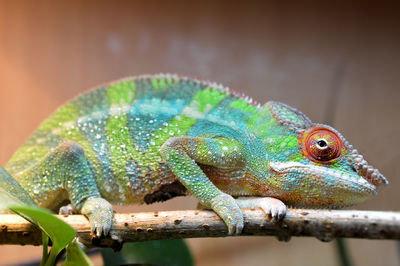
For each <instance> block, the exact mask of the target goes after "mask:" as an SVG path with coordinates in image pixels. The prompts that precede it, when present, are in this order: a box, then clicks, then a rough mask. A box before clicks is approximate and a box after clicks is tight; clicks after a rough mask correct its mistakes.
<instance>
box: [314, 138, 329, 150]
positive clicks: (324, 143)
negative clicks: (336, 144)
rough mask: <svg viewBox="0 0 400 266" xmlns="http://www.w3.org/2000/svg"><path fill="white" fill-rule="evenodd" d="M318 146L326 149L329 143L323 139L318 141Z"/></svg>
mask: <svg viewBox="0 0 400 266" xmlns="http://www.w3.org/2000/svg"><path fill="white" fill-rule="evenodd" d="M317 144H318V146H319V147H321V148H325V147H327V146H328V143H326V141H325V140H323V139H320V140H318V141H317Z"/></svg>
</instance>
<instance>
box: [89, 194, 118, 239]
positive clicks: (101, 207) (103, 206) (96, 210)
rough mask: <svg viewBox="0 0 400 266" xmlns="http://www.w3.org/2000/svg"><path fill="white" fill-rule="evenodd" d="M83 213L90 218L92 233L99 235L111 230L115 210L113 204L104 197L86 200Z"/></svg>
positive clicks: (104, 234) (106, 233)
mask: <svg viewBox="0 0 400 266" xmlns="http://www.w3.org/2000/svg"><path fill="white" fill-rule="evenodd" d="M81 213H82V214H84V215H86V217H87V218H88V219H89V222H90V226H91V228H92V233H94V234H96V236H97V237H100V236H102V235H103V236H106V235H108V233H109V232H110V229H111V225H112V219H113V216H114V211H113V208H112V205H111V204H110V203H109V202H108V201H106V200H105V199H103V198H91V199H88V200H86V201H85V203H84V204H83V207H82V209H81Z"/></svg>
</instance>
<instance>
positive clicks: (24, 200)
mask: <svg viewBox="0 0 400 266" xmlns="http://www.w3.org/2000/svg"><path fill="white" fill-rule="evenodd" d="M11 205H29V206H37V205H36V203H35V201H34V200H33V199H32V198H31V196H29V194H28V193H27V192H26V191H25V190H24V189H23V188H22V187H21V185H20V184H18V182H17V181H16V180H15V179H14V178H12V176H11V175H10V174H9V173H8V172H7V171H6V170H5V169H4V168H3V167H1V166H0V212H1V211H3V210H5V209H7V208H8V206H11Z"/></svg>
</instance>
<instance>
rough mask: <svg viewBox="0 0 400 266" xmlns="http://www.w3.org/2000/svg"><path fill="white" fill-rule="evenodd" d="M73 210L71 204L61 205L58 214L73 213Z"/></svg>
mask: <svg viewBox="0 0 400 266" xmlns="http://www.w3.org/2000/svg"><path fill="white" fill-rule="evenodd" d="M73 212H74V208H73V207H72V205H71V204H68V205H65V206H62V207H61V208H60V210H59V211H58V214H60V215H71V214H73Z"/></svg>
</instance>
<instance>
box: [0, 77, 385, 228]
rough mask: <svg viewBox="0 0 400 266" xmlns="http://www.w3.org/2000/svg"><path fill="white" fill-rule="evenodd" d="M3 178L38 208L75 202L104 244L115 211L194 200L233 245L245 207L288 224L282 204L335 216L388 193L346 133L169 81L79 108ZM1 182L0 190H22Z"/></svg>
mask: <svg viewBox="0 0 400 266" xmlns="http://www.w3.org/2000/svg"><path fill="white" fill-rule="evenodd" d="M6 169H7V171H8V172H9V173H10V174H11V176H13V177H14V178H15V180H17V181H18V183H19V184H20V185H21V186H22V188H24V189H25V191H26V192H27V193H28V194H29V195H30V196H31V197H32V198H33V200H34V201H35V202H36V203H37V204H38V205H39V206H41V207H44V208H49V209H51V210H53V211H56V210H58V208H60V207H61V206H63V205H64V204H65V203H66V202H68V201H70V203H71V204H72V207H73V209H74V210H75V211H77V212H81V213H83V214H85V215H86V216H87V217H88V218H89V221H90V223H91V225H92V230H93V232H96V233H97V235H98V236H100V235H102V234H105V235H106V234H108V233H109V230H110V227H111V224H112V217H113V209H112V206H111V204H132V203H139V204H140V203H152V202H155V201H163V200H167V199H169V198H172V197H175V196H181V195H186V194H188V193H190V194H193V195H194V196H195V197H196V198H197V199H198V200H199V202H200V203H201V204H202V205H203V206H205V207H207V208H211V209H213V210H214V211H215V212H216V213H217V214H218V215H219V216H220V217H221V218H222V219H223V220H224V221H225V223H226V225H227V227H228V230H229V234H238V233H240V232H241V230H242V229H243V217H242V213H241V211H240V208H241V207H242V208H245V207H246V208H248V207H250V208H258V207H259V208H262V209H263V210H264V211H265V212H266V213H267V214H270V215H272V216H273V217H276V218H278V219H281V218H282V217H284V215H285V213H286V204H287V205H290V206H303V207H317V208H339V207H343V206H347V205H351V204H356V203H359V202H362V201H364V200H365V199H367V198H368V197H370V196H372V195H375V194H376V191H377V186H378V185H379V184H381V183H387V181H386V179H385V178H384V177H383V176H382V175H381V174H380V173H379V172H378V171H377V170H376V169H374V168H372V167H371V166H369V165H368V164H367V162H366V161H365V160H364V159H363V158H362V156H361V155H359V154H358V152H357V151H356V150H355V149H354V148H353V147H352V146H351V145H349V144H348V142H347V141H346V140H345V139H344V138H343V136H342V135H341V134H340V133H338V132H337V131H336V130H334V129H333V128H330V127H329V126H325V125H320V124H314V123H312V122H311V121H310V120H309V119H308V118H307V117H306V116H305V115H303V114H302V113H300V112H299V111H297V110H296V109H294V108H291V107H289V106H287V105H285V104H282V103H278V102H268V103H267V104H265V105H260V104H257V103H255V102H254V101H253V100H251V99H249V98H247V97H243V96H242V95H241V94H238V93H235V92H233V91H231V90H230V89H228V88H226V87H224V86H222V85H218V84H216V83H210V82H207V81H201V80H198V79H191V78H187V77H180V76H176V75H169V74H166V75H162V74H160V75H147V76H140V77H134V78H127V79H123V80H119V81H115V82H112V83H110V84H107V85H104V86H101V87H99V88H97V89H95V90H91V91H89V92H88V93H85V94H83V95H81V96H79V97H78V98H76V99H74V100H73V101H71V102H69V103H68V104H66V105H64V106H62V107H61V108H59V109H58V110H57V111H56V112H55V113H54V114H53V115H52V116H50V118H48V119H47V120H46V121H44V122H43V123H42V124H41V125H40V126H39V128H38V130H37V131H36V132H35V133H34V134H33V135H32V136H31V137H30V138H29V139H28V140H27V142H26V143H25V145H24V146H22V147H21V148H20V149H19V150H18V151H17V152H16V153H15V154H14V155H13V156H12V158H11V159H10V161H9V162H8V164H7V166H6ZM0 175H2V177H3V179H7V180H8V181H7V182H0V183H1V185H2V187H3V188H4V190H7V187H12V186H13V184H14V185H15V182H14V183H13V181H12V180H11V177H8V175H7V174H6V173H3V174H2V173H1V172H0ZM10 180H11V181H10ZM0 181H1V179H0ZM16 191H19V192H17V194H20V195H21V197H23V195H22V194H24V193H23V192H21V190H20V189H19V190H16ZM240 196H243V197H244V198H240V199H237V197H240ZM246 196H247V197H246Z"/></svg>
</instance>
